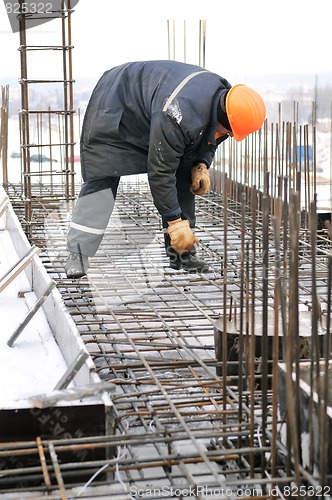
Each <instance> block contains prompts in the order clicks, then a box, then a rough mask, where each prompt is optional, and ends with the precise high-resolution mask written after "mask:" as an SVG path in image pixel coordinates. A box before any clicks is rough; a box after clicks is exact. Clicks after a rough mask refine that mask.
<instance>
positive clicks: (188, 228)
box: [65, 60, 266, 278]
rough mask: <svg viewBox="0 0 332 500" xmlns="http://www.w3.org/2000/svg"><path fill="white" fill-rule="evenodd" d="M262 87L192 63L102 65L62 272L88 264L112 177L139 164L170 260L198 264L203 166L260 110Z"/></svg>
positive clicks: (254, 122) (110, 196)
mask: <svg viewBox="0 0 332 500" xmlns="http://www.w3.org/2000/svg"><path fill="white" fill-rule="evenodd" d="M265 113H266V111H265V105H264V102H263V100H262V98H261V97H260V95H259V94H258V93H257V92H256V91H254V90H253V89H251V88H249V87H247V86H246V85H242V84H239V85H235V86H233V87H232V86H231V84H230V83H229V82H228V81H227V80H226V79H225V78H223V77H221V76H219V75H217V74H215V73H212V72H211V71H207V70H206V69H204V68H201V67H199V66H194V65H191V64H184V63H180V62H176V61H167V60H166V61H143V62H131V63H127V64H123V65H121V66H118V67H116V68H113V69H111V70H109V71H106V72H105V73H104V74H103V76H102V77H101V79H100V80H99V82H98V83H97V85H96V87H95V89H94V91H93V93H92V95H91V98H90V101H89V104H88V106H87V109H86V113H85V117H84V122H83V127H82V134H81V166H82V177H83V180H84V184H83V186H82V189H81V191H80V194H79V198H78V200H77V203H76V206H75V209H74V212H73V216H72V220H71V223H70V228H69V232H68V238H67V248H68V251H69V258H68V261H67V264H66V266H65V270H66V274H67V276H68V277H69V278H80V277H82V276H84V275H85V274H86V272H87V269H88V266H89V257H92V256H94V255H95V253H96V251H97V250H98V247H99V245H100V243H101V241H102V238H103V235H104V232H105V230H106V227H107V225H108V222H109V218H110V216H111V213H112V210H113V207H114V203H115V198H116V193H117V188H118V184H119V180H120V177H121V176H123V175H131V174H139V173H147V178H148V181H149V185H150V190H151V194H152V197H153V201H154V204H155V207H156V209H157V210H158V212H159V214H160V216H161V218H162V223H163V228H164V232H165V249H166V254H167V255H168V256H169V258H170V266H171V267H172V268H173V269H184V270H186V271H192V272H204V271H206V270H208V265H207V264H206V262H204V261H203V260H201V259H199V258H198V256H197V254H196V247H197V245H198V243H199V241H198V239H197V238H196V236H195V234H194V232H193V230H192V229H193V228H194V227H195V195H204V194H205V193H206V192H207V191H208V190H209V188H210V179H209V172H208V168H209V167H210V165H211V162H212V159H213V157H214V154H215V151H216V149H217V147H218V145H219V144H220V143H221V142H222V141H224V140H225V139H227V138H228V137H229V136H231V137H234V139H235V140H236V141H241V140H242V139H244V138H245V137H247V136H248V135H249V134H250V133H252V132H255V131H256V130H258V129H260V128H261V126H262V124H263V122H264V120H265Z"/></svg>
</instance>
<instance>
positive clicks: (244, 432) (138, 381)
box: [2, 184, 291, 499]
mask: <svg viewBox="0 0 332 500" xmlns="http://www.w3.org/2000/svg"><path fill="white" fill-rule="evenodd" d="M8 191H9V194H10V197H11V201H12V203H13V206H14V207H15V210H16V212H17V214H18V216H19V218H21V220H22V219H24V210H23V205H22V203H21V201H20V193H19V192H18V191H17V187H15V186H11V187H9V190H8ZM70 211H71V209H70V208H68V205H67V204H65V203H62V202H54V203H53V204H52V203H51V204H49V205H48V206H47V207H46V208H45V207H41V206H38V205H36V207H35V212H34V213H35V218H34V225H33V227H32V228H31V229H32V241H33V243H34V244H35V245H37V246H39V247H41V248H42V253H41V255H40V256H41V258H42V261H43V264H44V266H45V267H46V269H47V271H48V273H49V274H50V276H51V277H52V279H54V280H55V281H56V283H57V287H58V289H59V291H60V292H61V295H62V297H63V300H64V302H65V305H66V307H67V308H68V310H69V312H70V314H71V315H72V317H73V319H74V321H75V323H76V325H77V328H78V330H79V332H80V334H81V336H82V338H83V339H84V342H85V344H86V346H87V348H88V350H89V353H90V355H91V357H92V359H93V361H94V363H95V366H96V369H97V371H98V373H99V375H100V377H101V378H102V379H103V380H107V381H111V382H113V383H114V384H116V387H117V390H116V391H115V394H113V395H112V400H113V404H114V435H111V436H105V437H104V438H101V437H95V438H93V437H91V439H86V440H85V441H84V442H82V440H81V441H79V440H70V439H69V440H66V439H62V440H60V441H59V442H58V443H57V442H56V441H55V442H54V441H53V444H52V445H53V446H55V449H57V446H60V447H63V448H65V447H66V446H67V447H70V446H82V447H83V448H84V447H87V446H100V447H104V448H105V449H107V450H108V452H109V453H110V451H112V453H110V454H111V456H112V458H110V459H109V460H105V461H100V462H98V463H83V464H79V465H77V464H75V465H73V464H70V463H62V464H61V472H60V477H61V480H59V476H56V474H55V478H57V479H55V480H54V485H53V486H51V487H48V489H47V491H48V492H49V494H50V495H51V498H53V497H54V498H78V497H80V498H113V497H114V498H117V499H120V498H137V497H149V498H160V497H161V496H162V497H163V498H171V497H174V496H178V497H181V496H186V497H188V498H211V497H215V498H220V499H222V498H238V497H239V496H240V497H241V498H249V497H250V498H253V497H255V498H270V496H269V495H268V493H267V486H268V485H269V487H271V484H272V483H271V472H269V471H271V463H269V458H268V457H271V456H272V457H275V456H276V455H271V453H270V452H271V441H270V437H271V431H270V430H269V429H268V428H264V429H262V428H261V420H260V417H261V414H262V411H263V412H265V415H264V421H265V422H269V421H270V410H269V408H270V405H272V397H273V395H272V393H271V391H270V390H269V391H268V392H267V393H266V394H263V395H262V392H261V391H260V389H259V388H258V389H257V387H255V388H251V391H255V398H252V397H251V403H252V402H253V401H255V402H254V404H251V405H249V404H248V401H249V388H248V390H247V391H246V390H244V388H243V387H241V386H240V387H238V382H237V381H235V382H234V379H232V380H228V379H227V384H225V383H223V381H226V378H225V377H222V376H221V370H222V368H221V363H220V361H219V362H218V361H217V359H216V353H215V338H214V336H215V325H216V321H217V320H218V319H220V317H221V315H222V312H223V310H224V309H223V307H224V304H223V300H224V295H225V294H224V287H225V277H224V273H223V253H224V237H225V232H224V229H225V228H224V217H223V204H222V200H221V196H220V195H218V194H215V195H214V194H210V195H209V196H207V197H204V198H200V197H198V198H197V227H196V235H197V237H198V238H199V239H200V241H201V245H200V256H201V257H203V258H204V259H205V260H206V261H207V262H208V263H209V264H210V270H209V272H207V273H204V274H197V273H187V272H185V271H182V270H181V271H175V270H173V269H171V268H170V267H169V261H168V258H167V257H166V255H165V252H164V246H163V233H162V227H161V221H160V217H159V215H158V214H157V212H156V210H155V208H154V205H153V203H152V198H151V194H150V192H149V190H148V189H147V187H146V185H144V184H136V185H135V184H133V185H131V184H128V185H124V186H123V187H122V189H120V191H119V194H118V197H117V202H116V208H115V211H114V214H113V216H112V218H111V221H110V223H109V226H108V228H107V231H106V234H105V237H104V239H103V241H102V244H101V246H100V248H99V250H98V252H97V254H96V256H95V257H94V258H93V259H91V266H90V269H89V272H88V276H87V277H84V278H82V279H80V280H69V279H67V278H66V276H65V273H64V265H65V262H66V256H67V252H66V232H67V230H68V224H69V220H70ZM238 217H239V214H238V213H237V212H235V211H234V213H233V214H232V211H230V218H229V220H228V224H229V226H228V236H227V238H228V254H227V258H228V275H227V287H228V289H227V293H228V295H229V296H232V294H233V295H234V301H235V302H236V300H237V292H238V291H239V289H240V287H241V280H240V279H239V260H238V256H239V253H240V251H241V238H240V227H239V225H237V226H236V219H237V218H238ZM232 227H234V231H232ZM249 236H250V235H249ZM258 295H259V294H258ZM267 300H268V301H269V300H271V301H272V298H269V297H268V298H267ZM234 307H235V309H236V306H234ZM224 375H225V373H224ZM240 385H241V384H240ZM252 395H253V392H251V396H252ZM261 398H263V401H264V405H263V410H262V404H261V402H262V399H261ZM92 435H93V429H92ZM45 446H46V444H45ZM272 446H275V444H272ZM63 448H62V449H63ZM59 453H60V451H59ZM281 454H282V447H281ZM272 460H274V459H272ZM75 467H78V468H84V470H85V472H86V473H87V475H88V476H89V475H90V476H91V481H87V482H86V483H82V482H77V481H76V479H75V473H73V468H74V469H75ZM272 469H273V470H272V473H273V477H274V480H273V484H274V485H278V482H280V483H282V482H286V483H287V481H288V480H290V479H291V478H290V477H289V478H287V473H286V472H285V464H283V463H280V464H277V463H276V462H275V463H274V464H272ZM105 470H106V472H107V474H105ZM3 488H4V486H2V491H4V490H3ZM93 488H95V489H94V490H93ZM8 491H9V490H8ZM29 491H31V490H29ZM44 491H46V489H45V490H44V489H43V487H42V486H39V487H36V488H35V497H34V498H39V497H38V495H37V492H38V493H39V494H40V498H42V493H43V492H44ZM92 491H93V493H91V492H92ZM278 491H279V490H275V492H276V495H275V498H278ZM22 492H23V490H22ZM57 495H58V496H57ZM8 498H10V497H8Z"/></svg>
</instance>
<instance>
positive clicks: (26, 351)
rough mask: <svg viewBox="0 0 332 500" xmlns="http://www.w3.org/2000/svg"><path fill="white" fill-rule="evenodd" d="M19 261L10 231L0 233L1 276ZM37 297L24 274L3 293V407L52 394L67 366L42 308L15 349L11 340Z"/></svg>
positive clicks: (0, 400) (0, 308)
mask: <svg viewBox="0 0 332 500" xmlns="http://www.w3.org/2000/svg"><path fill="white" fill-rule="evenodd" d="M18 260H19V258H18V255H17V253H16V250H15V247H14V245H13V242H12V240H11V238H10V234H9V232H8V231H7V230H6V229H4V230H1V231H0V276H1V277H2V276H4V275H5V274H6V273H7V272H8V270H9V269H10V268H11V267H12V266H13V264H14V263H15V262H17V261H18ZM36 300H37V297H36V295H35V293H34V292H33V291H32V290H31V286H30V283H29V280H28V278H27V276H26V274H25V272H24V271H23V272H21V273H20V274H19V276H17V277H16V278H15V279H14V281H12V282H11V283H10V284H9V285H8V286H7V287H6V288H5V289H4V290H3V291H2V292H1V293H0V318H1V322H0V330H1V334H0V407H1V408H2V409H5V408H10V407H13V406H14V407H15V408H16V407H18V406H19V407H26V406H28V404H27V402H26V401H24V400H25V399H26V398H28V397H29V396H32V395H36V394H43V393H46V392H49V391H52V390H53V389H54V387H55V385H56V384H57V382H58V381H59V380H60V378H61V377H62V375H63V374H64V372H65V371H66V369H67V365H66V362H65V360H64V359H63V356H62V354H61V351H60V349H59V347H58V346H57V344H56V342H55V340H54V337H53V334H52V332H51V330H50V327H49V324H48V321H47V318H46V315H45V313H44V311H43V309H42V308H40V309H39V311H38V312H37V313H36V314H35V316H34V317H33V319H32V320H31V321H30V323H29V324H28V325H27V326H26V328H25V329H24V330H23V332H22V333H21V334H20V336H19V337H18V338H17V340H16V341H15V342H14V344H13V346H12V347H9V346H8V345H7V342H8V340H9V339H10V337H11V336H12V334H13V333H14V332H15V330H16V328H17V327H18V326H19V325H20V324H21V323H22V321H23V320H24V318H25V316H26V314H27V312H28V310H29V309H30V307H31V306H32V305H33V304H34V303H35V301H36Z"/></svg>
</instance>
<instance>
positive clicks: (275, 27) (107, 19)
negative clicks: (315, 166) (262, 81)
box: [0, 0, 332, 84]
mask: <svg viewBox="0 0 332 500" xmlns="http://www.w3.org/2000/svg"><path fill="white" fill-rule="evenodd" d="M196 4H197V5H196ZM91 5H95V6H91ZM203 19H204V20H206V21H207V25H206V27H207V29H206V67H207V68H208V69H210V70H212V71H215V72H217V73H219V74H220V75H222V76H224V77H225V78H227V79H228V80H229V81H230V82H231V83H232V84H235V83H237V82H240V81H242V82H243V83H247V81H246V80H247V79H248V78H249V80H250V75H256V74H260V73H262V74H266V73H287V72H294V73H312V74H319V73H321V72H331V71H332V63H331V55H330V51H331V46H332V43H331V42H332V40H331V38H332V31H331V19H332V0H315V2H313V1H312V0H310V1H309V0H279V1H272V0H228V1H227V2H226V1H225V0H201V1H199V2H195V1H194V0H166V2H159V1H158V0H126V1H124V2H118V1H114V0H95V1H94V2H92V1H91V0H80V1H79V3H78V4H77V6H76V7H75V13H74V14H73V17H72V42H73V45H74V47H75V49H74V51H73V57H74V59H73V69H74V78H76V79H79V78H80V77H90V78H93V79H95V80H97V79H98V78H99V76H100V75H101V74H102V73H103V72H104V71H105V70H106V69H109V68H110V67H112V66H115V65H117V64H121V63H123V62H127V61H133V60H145V59H167V58H168V39H167V20H171V21H173V20H175V28H176V32H177V37H176V40H177V46H176V49H177V50H176V57H175V58H176V59H178V60H182V61H183V60H184V55H183V41H184V37H183V24H184V20H186V26H187V58H186V60H187V62H190V63H194V64H198V63H199V51H198V47H199V43H198V31H199V20H203ZM60 35H61V30H60V24H59V21H58V20H54V21H51V22H49V23H46V24H44V25H43V26H40V27H38V28H34V29H31V30H28V37H27V42H28V44H31V45H35V44H41V45H48V44H50V45H52V44H54V43H55V44H56V43H59V42H60V43H61V38H60ZM18 46H19V34H18V33H15V34H13V33H11V29H10V24H9V21H8V18H7V14H6V10H5V6H4V4H3V2H1V4H0V61H1V63H0V64H1V65H0V84H5V83H6V77H19V76H20V61H19V52H18V50H17V49H18ZM28 62H29V66H28V67H29V75H28V76H29V77H36V78H37V77H43V76H44V77H47V78H48V77H49V76H50V75H51V74H52V76H56V73H57V66H56V64H54V61H53V60H52V55H50V54H49V53H48V54H41V53H40V52H38V53H31V55H29V60H28ZM48 72H49V74H48Z"/></svg>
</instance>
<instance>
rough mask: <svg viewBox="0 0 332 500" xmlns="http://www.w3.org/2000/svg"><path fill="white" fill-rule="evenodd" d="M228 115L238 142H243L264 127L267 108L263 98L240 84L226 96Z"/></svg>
mask: <svg viewBox="0 0 332 500" xmlns="http://www.w3.org/2000/svg"><path fill="white" fill-rule="evenodd" d="M226 113H227V118H228V121H229V124H230V126H231V128H232V132H233V137H234V139H235V140H236V141H242V140H243V139H244V138H245V137H247V136H248V135H249V134H251V133H252V132H256V130H259V129H260V128H261V126H262V125H263V122H264V120H265V116H266V108H265V104H264V101H263V99H262V98H261V96H260V95H259V94H258V93H257V92H256V91H255V90H253V89H251V88H250V87H247V86H246V85H243V84H242V83H239V84H238V85H234V87H232V88H231V89H230V90H229V92H228V93H227V96H226Z"/></svg>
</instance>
